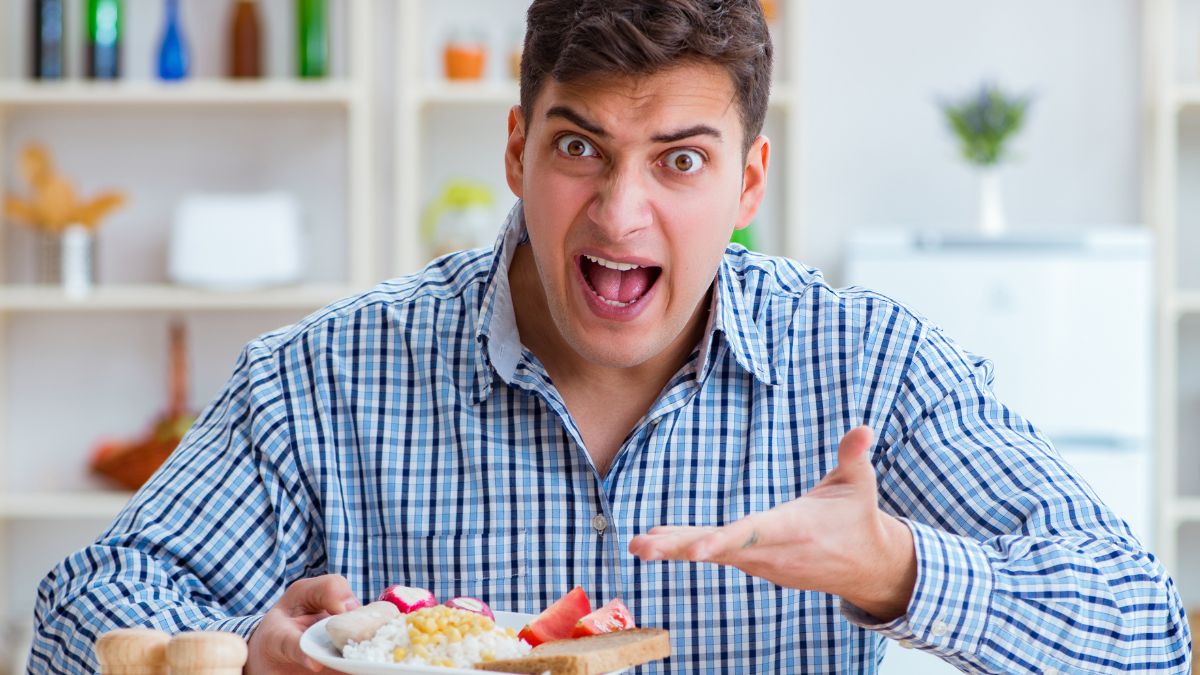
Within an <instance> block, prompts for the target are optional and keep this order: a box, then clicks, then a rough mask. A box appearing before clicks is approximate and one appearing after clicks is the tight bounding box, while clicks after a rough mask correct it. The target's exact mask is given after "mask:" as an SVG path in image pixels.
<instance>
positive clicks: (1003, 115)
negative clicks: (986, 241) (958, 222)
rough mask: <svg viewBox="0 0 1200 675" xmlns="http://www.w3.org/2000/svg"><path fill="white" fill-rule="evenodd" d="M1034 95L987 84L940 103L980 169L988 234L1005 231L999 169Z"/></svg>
mask: <svg viewBox="0 0 1200 675" xmlns="http://www.w3.org/2000/svg"><path fill="white" fill-rule="evenodd" d="M1031 101H1032V98H1031V97H1030V96H1029V95H1027V94H1026V95H1010V94H1008V93H1006V92H1004V91H1003V90H1001V89H1000V87H998V86H996V85H995V84H991V83H984V84H983V85H982V86H980V88H979V90H978V91H977V92H975V93H972V94H970V95H968V96H966V97H964V98H962V99H960V100H958V101H948V102H943V103H942V104H941V108H942V112H943V113H944V114H945V116H946V122H947V123H948V124H949V126H950V129H951V131H953V132H954V135H955V137H956V138H957V139H958V141H959V149H960V151H961V153H962V156H963V158H964V159H966V160H967V162H968V163H970V164H972V165H973V166H975V167H977V168H978V169H979V176H980V195H979V227H980V228H981V229H982V231H983V233H984V234H985V235H988V236H997V235H999V234H1002V233H1003V232H1004V229H1005V227H1006V222H1005V218H1004V204H1003V199H1002V197H1001V188H1000V174H999V172H998V168H999V166H1000V164H1001V163H1002V162H1003V161H1004V160H1005V159H1006V158H1007V156H1008V152H1007V151H1008V147H1009V141H1010V140H1011V139H1012V137H1013V136H1015V135H1016V133H1017V132H1018V131H1020V130H1021V126H1022V125H1023V124H1024V122H1025V116H1026V113H1027V112H1028V110H1029V105H1030V102H1031Z"/></svg>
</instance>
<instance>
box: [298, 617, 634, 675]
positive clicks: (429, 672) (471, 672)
mask: <svg viewBox="0 0 1200 675" xmlns="http://www.w3.org/2000/svg"><path fill="white" fill-rule="evenodd" d="M534 616H536V615H535V614H518V613H517V612H496V625H497V626H499V627H501V628H512V629H513V630H521V629H522V628H524V627H525V624H527V623H529V622H530V620H532V619H533V618H534ZM327 621H329V619H322V620H321V621H318V622H316V623H314V624H313V625H311V626H309V628H308V630H306V631H304V635H301V636H300V649H301V650H303V651H304V653H305V654H308V655H309V656H311V657H312V658H313V660H314V661H316V662H317V663H320V664H321V665H323V666H325V667H327V668H332V669H334V670H337V671H341V672H343V673H346V674H347V675H400V674H403V675H477V674H478V673H481V672H483V671H481V670H475V669H474V668H441V667H435V666H414V665H409V664H399V663H374V662H371V661H358V660H355V659H343V658H342V656H341V655H340V654H338V651H337V649H334V647H333V642H332V641H331V640H330V639H329V633H328V632H326V630H325V622H327ZM627 672H629V669H628V668H626V669H624V670H618V671H616V672H613V673H608V675H620V674H621V673H627Z"/></svg>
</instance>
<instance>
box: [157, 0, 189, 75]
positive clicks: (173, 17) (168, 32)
mask: <svg viewBox="0 0 1200 675" xmlns="http://www.w3.org/2000/svg"><path fill="white" fill-rule="evenodd" d="M165 13H166V20H167V23H166V25H165V26H164V27H163V37H162V44H161V45H159V48H158V76H159V77H160V78H162V79H164V80H182V79H183V78H185V77H187V74H188V49H187V42H186V41H185V40H184V37H183V28H182V26H181V25H180V21H179V0H166V12H165Z"/></svg>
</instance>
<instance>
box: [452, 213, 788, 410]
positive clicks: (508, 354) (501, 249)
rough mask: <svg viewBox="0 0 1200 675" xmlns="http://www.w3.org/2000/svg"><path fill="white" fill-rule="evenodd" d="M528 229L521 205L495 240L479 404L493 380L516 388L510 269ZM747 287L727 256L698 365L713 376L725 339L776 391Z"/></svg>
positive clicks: (519, 351)
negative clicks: (748, 304) (711, 370)
mask: <svg viewBox="0 0 1200 675" xmlns="http://www.w3.org/2000/svg"><path fill="white" fill-rule="evenodd" d="M528 239H529V234H528V232H527V231H526V229H525V210H524V207H523V205H522V203H521V201H520V200H518V201H517V203H516V205H514V206H513V208H512V210H511V211H509V213H508V217H507V218H506V219H505V221H504V226H503V227H502V228H501V230H500V234H499V236H497V237H496V244H495V246H494V247H493V253H492V265H491V269H490V271H489V272H488V279H487V290H486V291H485V293H484V296H483V304H482V306H481V307H480V312H479V320H478V321H477V322H476V325H475V339H476V341H477V342H478V343H479V344H480V346H481V348H482V349H481V350H480V351H481V355H480V358H479V359H478V360H477V363H476V367H475V376H476V387H475V402H476V403H479V402H482V401H483V400H485V399H486V398H487V397H488V395H489V393H490V392H491V388H492V381H493V376H499V377H500V379H501V380H503V381H504V382H505V383H506V384H511V383H512V381H513V377H514V376H515V374H516V371H517V366H518V365H519V364H520V362H521V359H522V357H523V355H524V351H525V348H524V347H523V346H522V344H521V336H520V334H519V333H518V332H517V315H516V312H515V311H514V309H513V302H512V289H511V287H510V286H509V282H508V270H509V267H510V266H511V265H512V259H513V255H514V254H515V253H516V249H517V247H518V246H520V245H521V244H522V243H524V242H526V241H528ZM744 299H745V296H744V294H743V290H742V283H741V280H740V279H739V277H738V274H737V273H736V271H735V270H734V269H733V268H732V263H731V258H730V256H729V255H725V256H722V258H721V264H720V266H719V267H718V268H717V283H716V287H715V289H714V292H713V299H712V305H711V308H710V311H709V321H708V325H707V326H706V328H705V332H704V337H703V338H702V340H701V343H700V354H699V358H698V359H697V363H698V364H701V365H700V368H701V370H700V372H701V373H705V372H708V369H709V367H710V366H711V365H712V363H711V362H712V359H713V358H714V357H715V355H716V353H717V349H716V344H717V343H716V335H717V334H718V333H720V334H721V335H723V336H724V339H725V342H726V344H728V345H729V349H730V351H731V352H732V354H733V357H734V360H735V361H736V362H737V363H738V365H740V366H741V367H742V368H743V369H745V370H746V371H747V372H749V373H750V374H752V375H754V377H756V378H757V379H758V380H759V381H761V382H762V383H763V384H766V385H769V386H774V385H775V384H777V382H778V377H777V376H776V373H775V371H774V369H773V368H772V367H771V362H770V358H769V356H768V351H767V348H766V345H765V344H764V342H763V338H762V334H761V333H760V332H759V330H758V326H757V325H756V324H755V323H754V319H753V316H752V315H751V313H750V310H749V308H748V307H746V305H745V302H744Z"/></svg>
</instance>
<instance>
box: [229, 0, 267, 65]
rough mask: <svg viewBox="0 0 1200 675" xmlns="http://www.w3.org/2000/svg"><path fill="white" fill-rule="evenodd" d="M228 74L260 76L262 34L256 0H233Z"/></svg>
mask: <svg viewBox="0 0 1200 675" xmlns="http://www.w3.org/2000/svg"><path fill="white" fill-rule="evenodd" d="M229 76H230V77H262V36H261V29H260V22H259V19H258V2H257V1H256V0H235V2H234V7H233V20H232V22H231V25H230V29H229Z"/></svg>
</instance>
